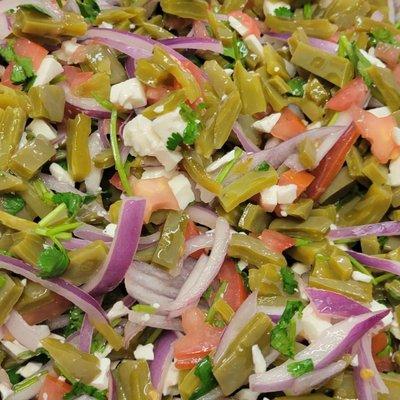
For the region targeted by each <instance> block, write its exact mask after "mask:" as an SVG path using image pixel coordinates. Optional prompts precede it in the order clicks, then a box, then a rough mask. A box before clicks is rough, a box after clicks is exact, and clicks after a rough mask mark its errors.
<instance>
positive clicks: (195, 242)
mask: <svg viewBox="0 0 400 400" xmlns="http://www.w3.org/2000/svg"><path fill="white" fill-rule="evenodd" d="M213 243H214V231H208V232H206V233H204V234H203V235H198V236H195V237H193V238H191V239H189V240H187V241H186V243H185V252H184V254H183V258H186V257H189V256H190V255H191V254H193V253H195V252H196V251H198V250H202V249H210V248H211V247H212V245H213Z"/></svg>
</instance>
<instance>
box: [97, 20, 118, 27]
mask: <svg viewBox="0 0 400 400" xmlns="http://www.w3.org/2000/svg"><path fill="white" fill-rule="evenodd" d="M99 28H104V29H114V26H113V24H110V23H109V22H106V21H103V22H102V23H101V24H100V25H99Z"/></svg>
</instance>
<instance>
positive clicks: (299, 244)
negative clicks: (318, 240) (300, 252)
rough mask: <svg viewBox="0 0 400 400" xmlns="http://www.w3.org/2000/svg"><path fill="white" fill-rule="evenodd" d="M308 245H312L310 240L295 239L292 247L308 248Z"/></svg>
mask: <svg viewBox="0 0 400 400" xmlns="http://www.w3.org/2000/svg"><path fill="white" fill-rule="evenodd" d="M310 243H312V240H310V239H304V238H296V239H295V244H294V245H295V246H296V247H303V246H308V245H309V244H310Z"/></svg>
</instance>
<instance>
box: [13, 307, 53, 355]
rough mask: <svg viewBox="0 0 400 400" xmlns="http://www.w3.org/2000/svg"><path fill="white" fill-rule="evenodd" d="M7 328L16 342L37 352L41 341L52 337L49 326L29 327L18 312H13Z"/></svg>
mask: <svg viewBox="0 0 400 400" xmlns="http://www.w3.org/2000/svg"><path fill="white" fill-rule="evenodd" d="M5 326H6V328H7V329H8V331H9V332H10V333H11V335H12V336H13V337H14V339H15V340H17V341H18V342H19V343H21V344H22V345H23V346H25V347H26V348H28V349H29V350H32V351H36V350H37V349H38V348H39V347H40V341H41V340H42V339H44V338H46V337H47V336H49V335H50V329H49V327H48V326H47V325H29V324H27V323H26V322H25V320H24V319H23V318H22V317H21V315H20V314H19V313H18V312H17V311H11V314H10V315H9V317H8V319H7V322H6V323H5Z"/></svg>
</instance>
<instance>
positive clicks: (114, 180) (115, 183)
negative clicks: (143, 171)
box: [110, 172, 124, 191]
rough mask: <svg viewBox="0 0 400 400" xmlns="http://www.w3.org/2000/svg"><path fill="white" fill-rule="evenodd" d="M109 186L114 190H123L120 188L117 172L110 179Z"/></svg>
mask: <svg viewBox="0 0 400 400" xmlns="http://www.w3.org/2000/svg"><path fill="white" fill-rule="evenodd" d="M110 183H111V185H113V186H114V187H115V188H116V189H118V190H121V191H123V190H124V188H123V187H122V183H121V179H120V177H119V175H118V172H116V173H115V174H114V175H113V176H112V177H111V179H110Z"/></svg>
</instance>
